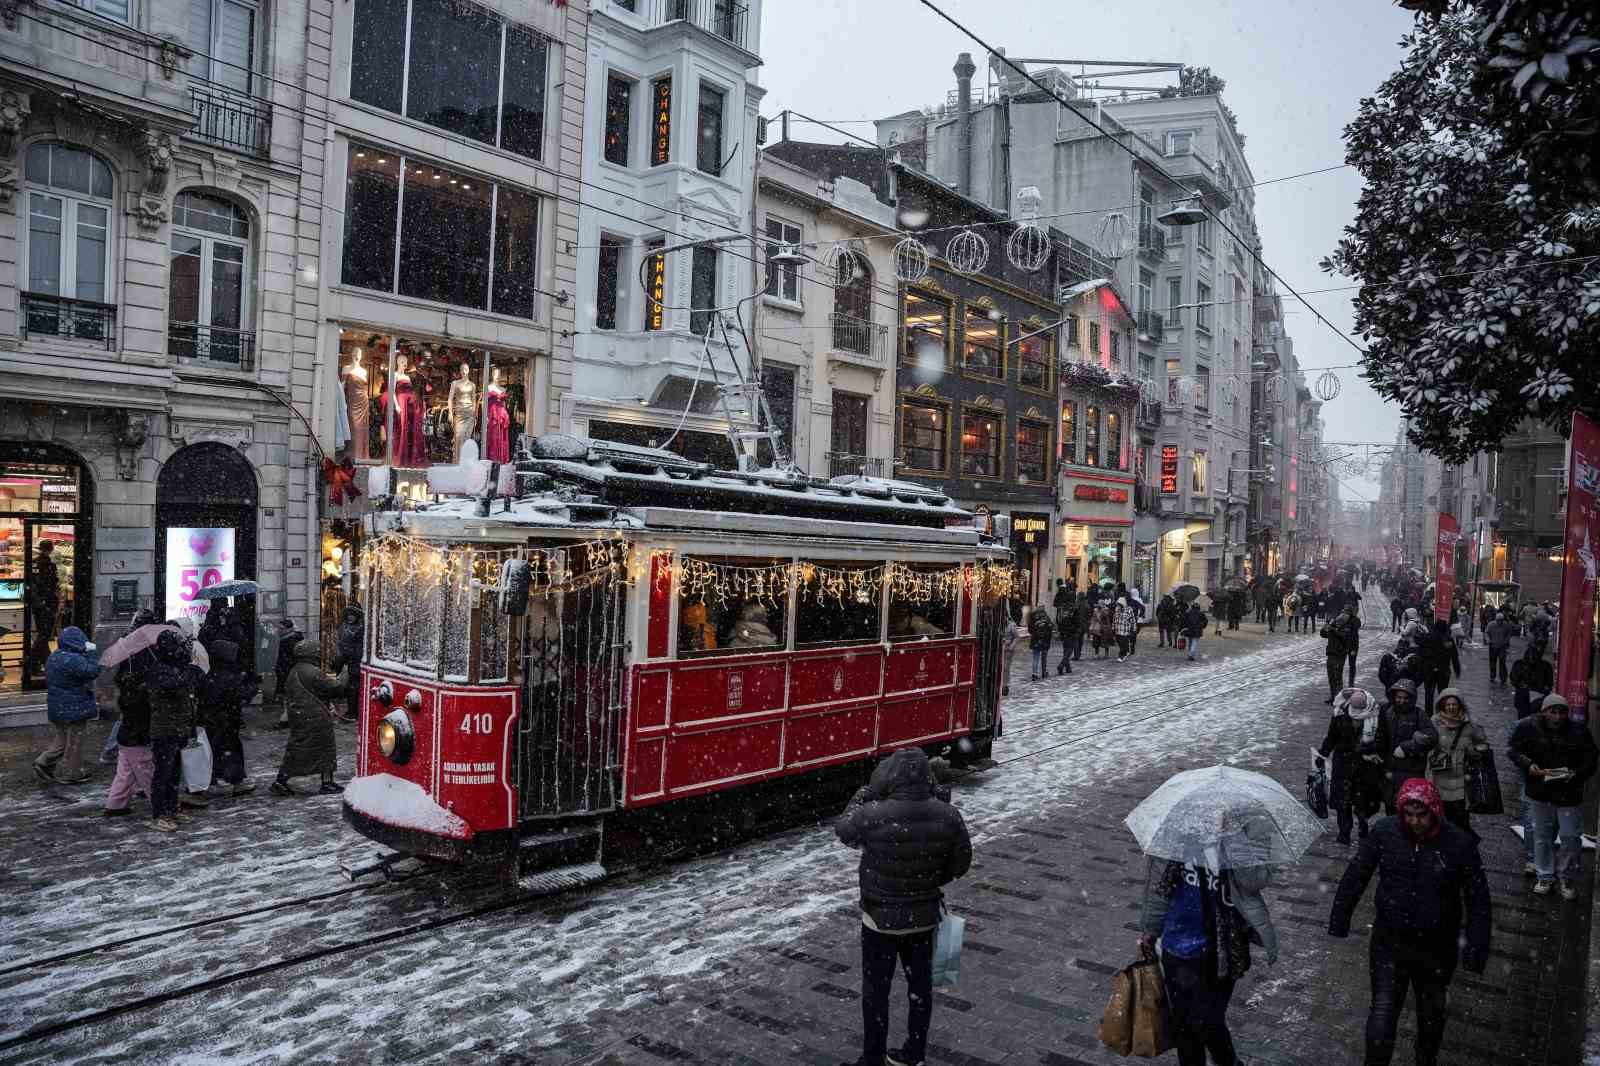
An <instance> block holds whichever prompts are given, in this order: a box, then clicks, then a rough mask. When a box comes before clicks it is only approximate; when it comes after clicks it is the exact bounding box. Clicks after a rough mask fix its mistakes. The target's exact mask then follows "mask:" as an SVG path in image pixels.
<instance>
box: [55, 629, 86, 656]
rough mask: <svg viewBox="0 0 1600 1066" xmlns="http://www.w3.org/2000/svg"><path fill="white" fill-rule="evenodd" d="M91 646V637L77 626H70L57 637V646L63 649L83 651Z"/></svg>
mask: <svg viewBox="0 0 1600 1066" xmlns="http://www.w3.org/2000/svg"><path fill="white" fill-rule="evenodd" d="M88 646H89V638H88V637H86V636H84V635H83V630H81V629H79V628H78V627H77V626H68V627H67V628H65V629H63V630H62V631H61V636H59V637H57V638H56V647H58V648H60V649H61V650H62V651H76V652H81V651H83V649H84V648H87V647H88Z"/></svg>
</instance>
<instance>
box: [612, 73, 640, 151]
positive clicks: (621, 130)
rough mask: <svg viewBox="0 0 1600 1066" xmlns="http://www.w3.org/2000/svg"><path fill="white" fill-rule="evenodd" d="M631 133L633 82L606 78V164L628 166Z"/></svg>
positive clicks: (616, 77) (618, 78)
mask: <svg viewBox="0 0 1600 1066" xmlns="http://www.w3.org/2000/svg"><path fill="white" fill-rule="evenodd" d="M632 133H633V82H632V81H630V80H629V79H627V78H624V77H621V76H620V75H617V74H612V75H610V76H608V77H607V78H606V146H605V158H606V162H607V163H615V164H616V165H617V166H619V167H625V166H627V165H628V148H629V146H630V141H631V137H632Z"/></svg>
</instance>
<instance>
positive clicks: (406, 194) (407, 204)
mask: <svg viewBox="0 0 1600 1066" xmlns="http://www.w3.org/2000/svg"><path fill="white" fill-rule="evenodd" d="M402 186H403V187H404V188H403V189H402ZM397 223H398V224H397ZM491 226H492V227H493V241H492V244H491V239H490V237H491ZM538 226H539V201H538V197H537V196H535V195H533V194H531V193H527V192H523V191H521V190H518V189H514V188H511V187H510V186H505V185H501V186H498V187H497V186H496V185H495V184H494V183H493V182H486V181H483V180H482V179H480V178H477V177H475V176H472V175H467V174H460V173H456V172H453V171H450V170H447V169H446V168H444V167H439V166H435V165H433V164H431V163H428V162H426V161H423V160H420V159H411V158H402V157H400V156H398V155H394V154H391V153H389V152H387V151H386V150H384V149H379V148H371V147H368V146H366V145H360V144H352V145H351V146H350V169H349V179H348V181H347V188H346V202H345V228H344V260H343V264H342V274H341V276H342V277H343V279H344V282H345V284H347V285H355V286H358V287H360V288H366V289H378V290H380V291H384V292H394V293H398V294H399V295H401V296H411V297H415V298H418V299H423V300H432V301H436V302H438V303H445V304H451V305H454V306H457V307H471V308H475V309H478V310H487V311H492V312H495V313H497V314H504V315H512V316H515V317H517V318H532V317H533V316H534V309H535V307H534V283H535V281H536V279H537V276H538ZM397 229H398V231H399V234H398V242H397V240H396V230H397Z"/></svg>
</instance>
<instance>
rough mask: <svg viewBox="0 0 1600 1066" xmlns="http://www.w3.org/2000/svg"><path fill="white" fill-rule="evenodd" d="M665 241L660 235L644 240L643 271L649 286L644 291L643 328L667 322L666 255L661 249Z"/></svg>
mask: <svg viewBox="0 0 1600 1066" xmlns="http://www.w3.org/2000/svg"><path fill="white" fill-rule="evenodd" d="M666 243H667V242H666V241H664V240H662V239H661V238H660V237H656V238H654V239H653V240H649V241H646V242H645V261H644V273H645V283H646V284H647V285H648V286H649V289H648V291H647V292H646V293H645V302H644V328H645V329H647V330H657V329H661V328H662V327H663V326H665V325H666V322H667V309H666V307H665V306H664V305H665V304H666V300H667V257H666V255H665V254H663V253H662V251H661V249H662V248H664V247H666Z"/></svg>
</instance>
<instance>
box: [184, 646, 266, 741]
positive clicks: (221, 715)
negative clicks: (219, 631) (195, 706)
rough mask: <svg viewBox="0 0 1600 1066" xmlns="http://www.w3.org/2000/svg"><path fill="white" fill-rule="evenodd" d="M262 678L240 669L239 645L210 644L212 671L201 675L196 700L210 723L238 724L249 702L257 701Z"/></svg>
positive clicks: (196, 689) (196, 690) (196, 687)
mask: <svg viewBox="0 0 1600 1066" xmlns="http://www.w3.org/2000/svg"><path fill="white" fill-rule="evenodd" d="M259 680H260V679H259V678H257V677H256V675H255V674H252V673H246V672H244V671H242V670H240V669H239V646H238V645H237V644H235V643H233V641H231V640H214V641H212V642H211V672H210V673H207V674H202V675H201V676H200V679H199V681H198V682H197V683H196V686H195V699H196V700H197V701H198V702H199V710H200V713H201V714H202V715H204V716H205V718H206V720H207V722H208V724H209V723H210V722H211V721H213V720H217V719H227V720H230V721H237V720H238V717H239V714H240V712H241V710H242V709H243V708H244V705H245V704H246V703H249V702H250V701H251V700H253V699H255V695H256V687H257V685H258V683H259Z"/></svg>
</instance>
